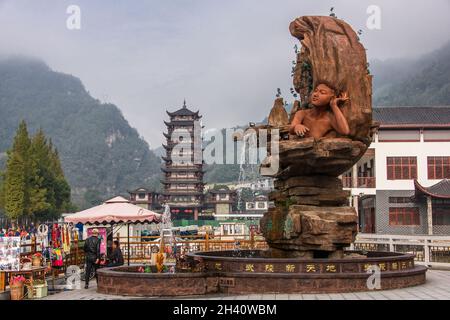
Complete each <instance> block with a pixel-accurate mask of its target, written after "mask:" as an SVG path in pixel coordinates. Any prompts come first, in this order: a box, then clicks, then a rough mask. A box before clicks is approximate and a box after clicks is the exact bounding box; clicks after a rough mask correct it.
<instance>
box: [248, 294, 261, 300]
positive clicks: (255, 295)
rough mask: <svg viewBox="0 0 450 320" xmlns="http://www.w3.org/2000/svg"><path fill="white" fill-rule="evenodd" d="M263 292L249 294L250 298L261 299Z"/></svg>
mask: <svg viewBox="0 0 450 320" xmlns="http://www.w3.org/2000/svg"><path fill="white" fill-rule="evenodd" d="M261 299H262V294H249V295H248V300H261Z"/></svg>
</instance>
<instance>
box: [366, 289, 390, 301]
mask: <svg viewBox="0 0 450 320" xmlns="http://www.w3.org/2000/svg"><path fill="white" fill-rule="evenodd" d="M367 295H369V296H370V297H371V298H373V299H374V300H387V298H386V297H385V296H384V295H383V293H381V292H380V291H374V292H372V291H370V292H367Z"/></svg>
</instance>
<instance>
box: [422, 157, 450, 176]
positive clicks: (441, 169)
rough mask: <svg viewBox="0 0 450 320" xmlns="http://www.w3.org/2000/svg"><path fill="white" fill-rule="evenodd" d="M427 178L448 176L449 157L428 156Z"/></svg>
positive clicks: (449, 173) (449, 171) (449, 170)
mask: <svg viewBox="0 0 450 320" xmlns="http://www.w3.org/2000/svg"><path fill="white" fill-rule="evenodd" d="M427 160H428V161H427V162H428V179H449V178H450V157H428V159H427Z"/></svg>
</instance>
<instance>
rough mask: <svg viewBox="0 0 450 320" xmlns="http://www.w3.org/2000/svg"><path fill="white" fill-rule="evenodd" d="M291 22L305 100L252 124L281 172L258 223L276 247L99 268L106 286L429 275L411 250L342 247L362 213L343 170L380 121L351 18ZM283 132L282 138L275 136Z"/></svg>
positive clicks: (272, 167) (386, 283)
mask: <svg viewBox="0 0 450 320" xmlns="http://www.w3.org/2000/svg"><path fill="white" fill-rule="evenodd" d="M289 29H290V31H291V34H292V35H293V36H294V37H296V38H298V39H299V40H300V41H301V44H302V47H301V51H300V52H299V54H298V56H297V65H296V67H295V74H294V87H295V90H296V91H297V92H298V93H299V95H300V101H295V103H294V108H293V111H292V112H291V114H290V115H288V114H287V112H286V110H285V108H284V103H283V99H282V98H278V99H276V100H275V104H274V107H273V108H272V110H271V112H270V115H269V121H268V125H264V126H252V127H251V128H249V130H247V133H248V134H252V133H255V132H256V134H257V135H256V137H258V138H260V139H259V140H258V142H259V145H260V146H261V145H262V144H264V140H266V139H265V138H267V140H269V141H267V142H269V143H268V154H269V155H268V157H267V158H266V159H265V161H263V164H262V165H261V174H263V175H266V176H271V177H274V178H275V189H276V190H275V191H274V192H273V193H272V194H271V195H270V197H271V198H272V200H274V202H275V207H274V208H271V209H270V210H269V211H268V212H267V213H266V214H265V215H264V217H263V219H261V222H260V223H261V228H262V231H263V234H264V236H265V239H266V241H267V243H268V244H269V247H270V249H269V250H259V249H254V248H251V249H243V250H239V254H238V255H236V250H221V251H206V252H202V251H198V252H192V253H188V254H187V255H186V256H187V260H188V261H187V264H188V265H189V266H190V269H191V272H183V271H182V270H179V271H180V272H179V273H178V274H168V273H150V274H146V273H138V272H136V270H135V269H136V268H137V266H128V267H115V268H106V269H101V270H99V271H98V277H99V280H98V291H99V292H101V293H107V294H121V295H127V294H128V295H134V296H136V295H143V296H154V295H170V296H179V295H194V294H208V293H217V292H222V293H229V294H250V293H323V292H328V293H332V292H352V291H367V290H372V289H373V288H372V287H370V288H369V282H368V280H369V276H370V275H372V272H374V271H375V270H379V272H380V287H379V288H378V289H383V290H386V289H394V288H403V287H408V286H414V285H418V284H423V283H425V280H426V277H425V273H426V270H427V269H426V267H424V266H420V265H415V263H414V258H415V256H414V255H413V254H405V253H396V252H380V251H367V252H365V251H359V250H354V251H351V252H350V251H346V252H345V253H344V250H343V249H344V248H346V247H348V246H349V245H350V244H351V243H352V242H353V241H354V239H355V236H356V232H357V214H356V212H355V209H354V208H352V207H350V206H349V196H350V194H349V192H347V191H344V190H343V186H342V182H341V180H340V179H339V178H338V176H339V175H340V174H342V173H343V172H344V171H346V170H348V169H349V168H351V167H352V166H353V165H354V164H355V163H356V162H357V161H358V159H360V158H361V156H362V155H363V154H364V153H365V151H366V150H367V148H368V146H369V144H370V141H371V138H372V130H373V129H375V127H374V126H373V125H372V106H371V94H372V93H371V76H370V75H369V74H368V71H367V62H366V54H365V50H364V48H363V46H362V45H361V43H360V42H359V41H358V37H357V35H356V34H355V32H354V31H353V30H352V29H351V28H350V26H349V25H348V24H346V23H345V22H344V21H342V20H338V19H336V18H332V17H310V16H308V17H301V18H298V19H296V20H295V21H294V22H292V23H291V24H290V28H289ZM250 129H251V130H250ZM266 132H267V133H269V136H268V137H267V136H266V135H265V134H263V133H266ZM277 137H280V141H279V143H278V144H274V143H272V142H275V141H277ZM270 140H273V141H272V142H271V141H270ZM277 147H278V148H277ZM277 149H278V150H277Z"/></svg>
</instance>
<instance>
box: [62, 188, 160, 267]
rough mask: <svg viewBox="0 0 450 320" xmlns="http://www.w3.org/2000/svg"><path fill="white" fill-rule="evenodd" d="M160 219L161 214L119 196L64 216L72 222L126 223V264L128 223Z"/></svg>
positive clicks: (157, 221) (156, 221)
mask: <svg viewBox="0 0 450 320" xmlns="http://www.w3.org/2000/svg"><path fill="white" fill-rule="evenodd" d="M161 220H162V215H161V214H159V213H156V212H153V211H151V210H147V209H145V208H142V207H139V206H137V205H134V204H132V203H130V201H129V200H127V199H125V198H123V197H120V196H119V197H115V198H112V199H110V200H108V201H105V202H104V203H103V204H101V205H99V206H96V207H93V208H90V209H87V210H83V211H80V212H77V213H74V214H72V215H69V216H66V217H65V218H64V221H65V222H69V223H70V222H71V223H73V224H76V223H82V224H111V225H112V224H126V225H127V229H128V243H127V245H128V265H129V264H130V223H151V222H154V223H159V222H161Z"/></svg>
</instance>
